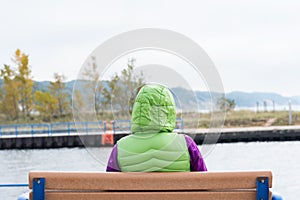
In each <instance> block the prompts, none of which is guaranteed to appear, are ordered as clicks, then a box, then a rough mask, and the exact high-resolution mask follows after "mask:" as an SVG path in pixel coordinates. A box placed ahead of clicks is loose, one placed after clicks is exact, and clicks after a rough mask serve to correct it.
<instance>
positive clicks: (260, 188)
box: [29, 171, 272, 200]
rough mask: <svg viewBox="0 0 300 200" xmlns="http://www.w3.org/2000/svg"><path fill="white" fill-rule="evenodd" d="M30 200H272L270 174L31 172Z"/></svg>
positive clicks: (265, 172)
mask: <svg viewBox="0 0 300 200" xmlns="http://www.w3.org/2000/svg"><path fill="white" fill-rule="evenodd" d="M29 187H30V189H32V190H31V192H30V199H32V200H43V199H47V200H54V199H55V200H59V199H62V200H71V199H72V200H78V199H80V200H88V199H101V200H102V199H103V200H112V199H121V200H140V199H142V200H152V199H159V200H160V199H165V200H175V199H179V200H185V199H187V200H193V199H197V200H199V199H201V200H202V199H206V200H219V199H220V200H221V199H222V200H229V199H230V200H237V199H239V200H241V199H242V200H255V199H257V200H267V199H268V200H271V196H272V195H271V192H270V191H269V188H271V187H272V173H271V172H269V171H261V172H169V173H161V172H156V173H153V172H152V173H138V172H133V173H122V172H114V173H103V172H30V174H29Z"/></svg>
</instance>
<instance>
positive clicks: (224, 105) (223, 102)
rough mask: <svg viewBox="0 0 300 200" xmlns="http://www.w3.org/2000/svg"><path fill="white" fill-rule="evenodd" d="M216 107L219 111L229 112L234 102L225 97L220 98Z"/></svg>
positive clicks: (233, 106)
mask: <svg viewBox="0 0 300 200" xmlns="http://www.w3.org/2000/svg"><path fill="white" fill-rule="evenodd" d="M218 105H219V108H220V109H221V110H225V111H231V110H234V108H235V101H234V99H227V98H225V97H222V98H220V99H219V101H218Z"/></svg>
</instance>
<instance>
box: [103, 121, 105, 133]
mask: <svg viewBox="0 0 300 200" xmlns="http://www.w3.org/2000/svg"><path fill="white" fill-rule="evenodd" d="M102 125H103V132H104V133H106V121H103V122H102Z"/></svg>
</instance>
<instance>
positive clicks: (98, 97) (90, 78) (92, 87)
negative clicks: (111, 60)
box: [83, 56, 105, 113]
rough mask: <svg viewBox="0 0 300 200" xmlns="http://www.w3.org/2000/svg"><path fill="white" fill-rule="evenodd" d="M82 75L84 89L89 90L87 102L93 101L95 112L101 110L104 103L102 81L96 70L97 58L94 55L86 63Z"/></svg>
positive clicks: (103, 107)
mask: <svg viewBox="0 0 300 200" xmlns="http://www.w3.org/2000/svg"><path fill="white" fill-rule="evenodd" d="M83 77H84V79H85V81H86V84H85V89H86V90H89V92H87V94H90V95H89V96H88V97H87V98H88V99H87V101H88V102H94V106H95V110H96V113H100V112H103V110H104V109H105V105H104V104H103V92H102V91H103V83H102V81H101V80H100V75H99V72H98V66H97V60H96V58H95V57H94V56H92V57H91V60H90V61H89V62H88V63H87V68H85V71H84V72H83Z"/></svg>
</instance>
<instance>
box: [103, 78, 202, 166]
mask: <svg viewBox="0 0 300 200" xmlns="http://www.w3.org/2000/svg"><path fill="white" fill-rule="evenodd" d="M175 124H176V106H175V101H174V99H173V95H172V93H171V92H170V90H169V89H168V88H166V87H164V86H162V85H156V84H149V85H144V86H142V87H141V88H140V90H139V91H138V94H137V96H136V98H135V101H134V104H133V109H132V117H131V132H132V134H131V135H129V136H126V137H123V138H122V139H120V140H119V141H118V142H117V144H116V145H115V146H114V147H113V150H112V152H111V155H110V157H109V160H108V164H107V168H106V171H107V172H175V171H207V168H206V165H205V162H204V159H203V157H202V155H201V153H200V151H199V149H198V147H197V145H196V143H195V142H194V140H193V139H192V138H191V137H189V136H188V135H184V134H177V133H174V132H173V130H174V128H175Z"/></svg>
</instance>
